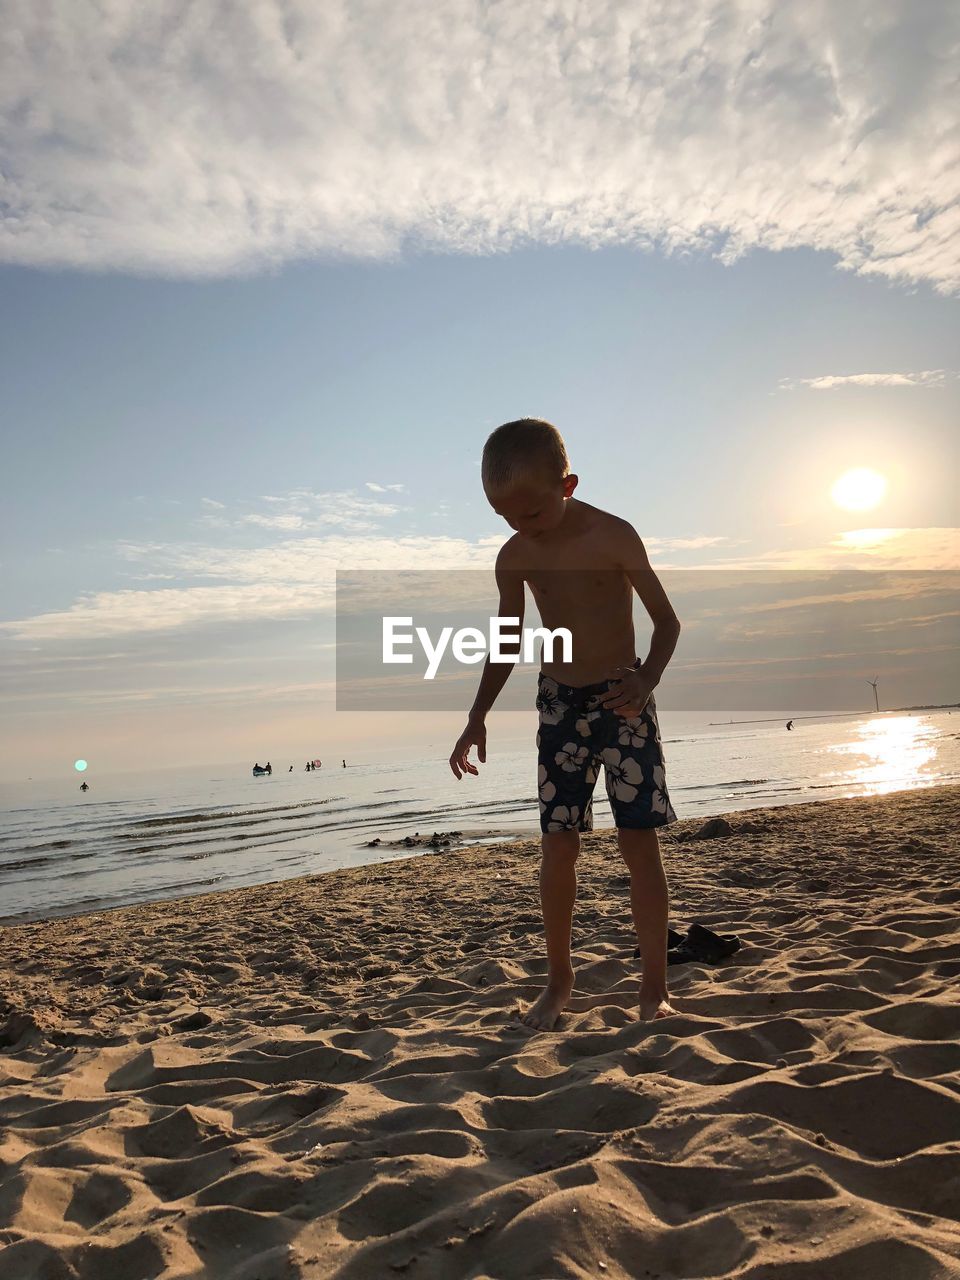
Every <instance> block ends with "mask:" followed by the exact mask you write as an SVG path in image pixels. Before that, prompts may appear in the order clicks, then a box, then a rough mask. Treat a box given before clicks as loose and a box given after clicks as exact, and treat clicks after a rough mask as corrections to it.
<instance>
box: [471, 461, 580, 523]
mask: <svg viewBox="0 0 960 1280" xmlns="http://www.w3.org/2000/svg"><path fill="white" fill-rule="evenodd" d="M576 487H577V477H576V476H575V475H569V476H565V477H564V479H563V480H557V481H556V482H555V483H553V484H549V483H544V482H542V481H537V480H525V481H522V482H518V483H517V484H514V485H511V486H510V488H509V489H498V490H497V491H496V492H495V493H489V492H488V493H487V501H488V502H489V503H490V505H491V507H493V509H494V511H496V513H497V515H498V516H503V518H504V520H506V522H507V524H508V525H509V526H510V528H511V529H516V531H517V533H520V534H522V535H523V536H524V537H526V538H537V537H539V536H540V534H542V533H547V532H548V531H549V530H550V529H556V527H557V525H559V523H560V521H561V520H562V519H563V513H564V509H565V503H566V500H567V498H569V497H570V495H571V494H572V493H573V491H574V489H575V488H576Z"/></svg>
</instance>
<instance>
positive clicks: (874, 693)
mask: <svg viewBox="0 0 960 1280" xmlns="http://www.w3.org/2000/svg"><path fill="white" fill-rule="evenodd" d="M879 679H880V677H879V676H874V677H873V679H872V680H868V681H867V684H869V685H871V686H872V688H873V700H874V702H875V703H876V704H877V710H878V711H879V710H880V699H879V698H878V697H877V681H878V680H879Z"/></svg>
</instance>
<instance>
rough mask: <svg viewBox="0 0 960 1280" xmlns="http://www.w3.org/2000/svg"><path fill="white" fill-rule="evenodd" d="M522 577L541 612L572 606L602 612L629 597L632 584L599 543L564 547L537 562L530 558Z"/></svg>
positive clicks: (578, 609)
mask: <svg viewBox="0 0 960 1280" xmlns="http://www.w3.org/2000/svg"><path fill="white" fill-rule="evenodd" d="M523 576H524V579H525V581H526V582H527V583H529V586H530V590H531V592H532V593H533V597H534V599H535V600H536V601H537V604H538V605H540V606H541V611H542V610H543V609H544V608H545V609H546V610H547V611H548V612H551V613H552V612H553V611H554V610H555V609H558V608H562V609H567V608H570V607H573V608H575V609H576V611H577V612H580V611H582V610H593V609H598V610H603V609H604V607H609V606H610V605H615V604H617V603H619V602H620V601H621V600H622V599H623V598H624V597H625V596H628V595H629V591H630V584H629V580H628V579H627V576H626V574H625V573H624V571H623V568H622V567H621V566H620V565H617V564H615V563H614V562H613V560H612V558H611V556H610V554H609V552H608V551H607V550H606V548H604V547H603V546H602V545H600V544H596V543H594V544H590V543H587V544H581V545H579V546H571V547H570V548H569V549H564V548H561V549H559V551H553V552H552V553H551V554H550V555H549V556H544V557H543V558H542V560H540V561H539V562H538V559H537V558H536V557H533V556H531V557H530V558H529V560H528V561H527V564H526V565H525V566H524V570H523Z"/></svg>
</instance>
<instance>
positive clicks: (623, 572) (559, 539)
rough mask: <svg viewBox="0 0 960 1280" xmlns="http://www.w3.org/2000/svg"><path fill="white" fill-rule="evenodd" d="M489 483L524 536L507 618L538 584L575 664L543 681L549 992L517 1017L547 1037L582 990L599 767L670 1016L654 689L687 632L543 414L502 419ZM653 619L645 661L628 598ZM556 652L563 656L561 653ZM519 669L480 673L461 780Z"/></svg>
mask: <svg viewBox="0 0 960 1280" xmlns="http://www.w3.org/2000/svg"><path fill="white" fill-rule="evenodd" d="M482 479H483V488H484V492H485V494H486V496H487V500H488V501H489V502H490V505H491V506H492V507H493V509H494V511H496V512H497V514H498V515H501V516H503V518H504V519H505V520H506V522H507V523H508V524H509V525H510V527H511V528H512V529H514V530H515V531H516V532H515V533H514V535H513V537H512V538H510V539H509V541H508V542H506V543H505V544H504V545H503V547H502V548H501V549H500V552H499V554H498V556H497V564H496V577H497V585H498V587H499V590H500V606H499V614H500V616H501V617H510V618H519V619H520V625H521V626H522V624H523V610H524V583H525V582H526V583H529V585H530V590H531V592H532V593H533V598H534V600H535V601H536V604H537V608H538V610H539V613H540V619H541V621H542V624H543V626H544V627H547V628H549V629H550V630H554V629H555V628H557V627H566V628H567V629H568V630H569V631H570V633H571V636H572V653H570V655H569V656H570V658H571V661H570V662H563V661H558V660H557V661H554V660H549V659H548V658H547V652H546V651H544V652H543V653H542V654H541V657H542V658H543V659H544V660H543V661H541V669H540V674H539V677H538V691H537V707H538V709H539V712H540V727H539V732H538V734H537V746H538V748H539V796H540V827H541V831H542V848H543V856H542V859H541V863H540V903H541V907H542V910H543V925H544V933H545V935H546V946H547V963H548V976H547V985H546V988H545V990H544V991H543V992H542V994H541V995H540V997H539V998H538V999H537V1000H536V1002H535V1003H534V1004H533V1005H532V1006H531V1007H530V1009H528V1010H527V1012H526V1013H525V1014H524V1015H523V1017H522V1021H523V1022H524V1023H526V1024H527V1025H528V1026H531V1027H536V1028H538V1029H540V1030H550V1029H552V1028H553V1027H554V1026H555V1024H556V1022H557V1019H558V1018H559V1016H560V1013H561V1011H562V1010H563V1009H564V1008H565V1007H566V1004H567V1001H568V1000H569V998H570V993H571V991H572V990H573V981H574V972H573V965H572V961H571V958H570V938H571V930H572V927H573V907H574V901H575V898H576V893H577V877H576V871H575V869H574V863H575V862H576V859H577V855H578V854H579V852H580V832H581V831H591V830H592V829H593V807H592V796H593V790H594V784H595V783H596V780H597V776H598V772H599V767H600V765H601V764H603V766H604V776H605V782H606V788H607V795H608V796H609V798H610V804H611V808H612V809H613V815H614V820H615V822H616V826H617V841H618V844H619V848H620V853H621V855H622V857H623V860H624V862H625V863H626V864H627V867H628V869H629V872H630V902H631V907H632V911H633V921H634V925H635V927H636V931H637V940H638V942H639V944H640V954H641V957H642V961H643V973H642V978H641V982H640V995H639V1009H638V1013H639V1017H640V1019H641V1020H643V1021H647V1020H651V1019H654V1018H664V1017H667V1016H668V1015H669V1014H671V1013H674V1012H675V1010H674V1009H672V1008H671V1006H670V1003H669V997H668V993H667V905H668V894H667V882H666V877H665V876H664V873H663V866H662V864H661V862H660V845H659V841H658V839H657V832H656V828H657V827H662V826H665V825H666V824H667V823H670V822H675V821H676V814H675V813H674V811H673V807H672V806H671V804H670V798H669V795H668V793H667V787H666V779H665V777H664V764H663V753H662V748H661V744H660V730H659V726H658V723H657V711H656V703H655V701H654V697H653V690H654V688H655V687H656V685H657V684H658V683H659V681H660V678H661V676H662V675H663V671H664V668H665V667H666V665H667V663H668V662H669V661H670V658H671V656H672V654H673V651H674V649H675V648H676V644H677V637H678V636H679V634H680V623H679V621H678V619H677V615H676V614H675V613H674V611H673V607H672V606H671V604H670V601H669V600H668V599H667V596H666V593H665V592H664V589H663V587H662V585H661V584H660V581H659V579H658V578H657V575H656V574H655V573H654V571H653V569H652V568H651V567H650V562H649V560H648V559H647V553H646V551H645V550H644V547H643V543H642V542H641V541H640V538H639V537H638V535H637V533H636V531H635V530H634V528H633V527H632V525H630V524H629V523H628V522H627V521H626V520H621V519H619V518H618V517H617V516H614V515H610V514H609V513H608V512H606V511H601V510H599V508H597V507H593V506H591V505H590V504H589V503H587V502H581V501H580V499H578V498H575V497H574V496H573V492H574V490H575V489H576V487H577V483H578V479H579V477H578V476H577V475H575V474H573V473H571V471H570V466H569V462H568V460H567V451H566V448H565V446H564V443H563V439H562V437H561V435H560V433H559V431H557V429H556V427H554V426H552V425H551V424H550V423H549V422H544V421H542V420H540V419H538V418H522V419H520V420H519V421H517V422H507V423H505V424H504V425H503V426H502V427H498V428H497V430H496V431H494V432H493V434H492V435H491V436H490V438H489V439H488V440H487V443H486V445H485V447H484V450H483V463H482ZM634 590H636V592H637V594H638V595H639V597H640V599H641V600H642V601H643V604H644V606H645V607H646V610H647V613H648V614H649V615H650V619H651V621H652V622H653V635H652V639H651V644H650V652H649V654H648V655H647V657H646V658H645V659H643V661H639V660H638V659H637V655H636V648H635V643H636V642H635V639H634V632H633V592H634ZM553 656H554V657H558V658H559V657H563V654H562V652H561V648H560V646H559V645H557V646H556V648H555V651H554V655H553ZM512 669H513V667H512V664H510V663H503V662H500V663H491V661H490V659H489V657H488V658H487V661H486V663H485V665H484V669H483V675H482V677H481V680H480V687H479V689H478V691H477V696H476V698H475V699H474V703H473V707H472V708H471V710H470V714H469V718H468V720H467V727H466V728H465V729H464V731H463V733H462V734H461V735H460V738H459V740H458V741H457V745H456V746H455V747H454V749H453V753H452V754H451V756H450V767H451V769H452V770H453V772H454V774H455V776H456V777H457V778H461V777H462V776H463V774H464V773H471V774H478V773H479V770H478V769H477V767H476V765H475V764H474V763H473V762H472V761H471V760H469V759H468V756H469V753H470V749H471V747H474V746H475V747H476V748H477V759H478V760H479V761H480V762H481V763H483V762H485V761H486V758H487V757H486V728H485V720H486V716H487V712H488V711H489V710H490V708H491V707H492V706H493V704H494V702H495V701H496V698H497V695H498V694H499V693H500V690H501V689H502V688H503V686H504V685H505V684H506V682H507V678H508V676H509V675H510V672H511V670H512Z"/></svg>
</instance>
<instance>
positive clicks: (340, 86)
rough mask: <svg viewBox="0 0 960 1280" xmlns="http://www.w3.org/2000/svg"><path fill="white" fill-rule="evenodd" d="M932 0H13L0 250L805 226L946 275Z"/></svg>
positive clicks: (397, 244)
mask: <svg viewBox="0 0 960 1280" xmlns="http://www.w3.org/2000/svg"><path fill="white" fill-rule="evenodd" d="M958 21H960V10H958V9H957V7H956V6H955V5H952V4H950V3H949V2H948V0H926V2H925V3H924V4H920V5H918V4H915V3H911V0H885V3H882V4H867V3H858V4H854V3H848V4H832V5H828V4H819V3H818V4H793V5H787V4H783V3H780V0H747V2H746V3H741V4H738V5H731V4H730V3H729V0H691V2H690V3H687V4H684V5H677V4H675V3H672V2H671V0H630V2H629V3H628V2H627V0H580V3H578V4H577V5H575V6H561V5H547V4H543V3H541V0H515V2H514V3H511V4H492V3H476V0H447V2H446V3H444V4H442V5H438V4H436V3H435V0H409V2H408V3H406V4H404V5H396V4H393V3H391V2H390V0H367V2H366V3H364V4H362V5H357V4H356V3H353V2H352V0H327V2H326V3H324V4H323V5H317V4H314V3H311V2H310V0H250V3H248V4H245V5H233V4H229V3H227V0H208V3H206V4H204V5H201V6H190V7H187V8H184V7H183V6H182V5H181V4H179V3H175V2H174V0H155V3H153V4H150V5H146V6H144V5H140V6H124V5H110V6H104V5H103V4H102V3H98V2H97V0H50V2H49V3H47V4H43V5H38V4H32V3H30V0H11V3H9V4H8V5H7V6H6V9H5V14H4V26H5V31H4V42H5V46H6V50H7V53H8V57H7V58H6V69H5V76H4V86H3V93H2V97H0V132H2V134H3V136H4V138H5V150H4V154H3V156H2V165H0V173H2V179H0V199H2V206H3V209H4V213H5V217H4V220H3V224H2V231H0V257H2V258H3V259H5V260H6V261H9V262H17V263H30V264H40V265H68V266H74V267H85V268H102V267H108V268H118V269H132V270H138V271H147V272H158V273H164V274H171V275H203V274H211V273H230V272H239V271H248V270H251V269H256V268H261V267H273V266H275V265H277V264H279V263H282V262H285V261H289V260H293V259H298V258H303V257H307V256H311V255H331V256H342V255H350V256H354V257H358V258H372V259H378V258H390V257H394V256H396V255H397V254H399V253H400V252H401V251H403V250H404V249H406V248H409V247H413V248H415V249H436V250H440V251H442V252H461V253H470V254H483V253H492V252H499V251H503V250H505V249H509V248H510V247H512V246H515V245H523V244H528V243H531V242H539V243H541V244H550V245H554V244H561V243H578V244H583V245H587V246H589V247H591V248H596V247H599V246H603V245H611V244H621V245H632V246H635V247H637V248H640V249H647V250H648V249H654V248H656V249H660V250H663V251H665V252H668V253H672V252H686V251H694V252H712V253H716V254H717V255H718V256H719V257H720V258H721V259H722V260H723V261H724V262H730V261H733V260H734V259H736V258H737V257H739V256H740V255H742V254H743V253H745V252H747V251H748V250H751V249H753V248H757V247H762V248H766V249H771V250H780V249H789V248H796V247H804V246H809V247H812V248H814V249H818V250H826V251H828V252H830V253H833V254H835V255H836V257H837V261H838V264H839V266H840V267H841V268H843V269H846V270H851V271H858V272H864V273H871V274H876V275H880V276H884V277H887V278H889V279H892V280H897V281H917V280H923V281H929V282H931V283H932V284H933V285H934V286H935V287H936V288H937V289H939V290H942V291H944V292H946V291H951V290H954V289H956V288H957V287H958V285H960V265H958V261H960V255H958V253H957V241H958V236H960V200H958V195H960V165H958V164H957V147H956V131H955V130H956V125H955V105H954V104H955V101H956V62H955V49H956V41H957V30H958Z"/></svg>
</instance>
